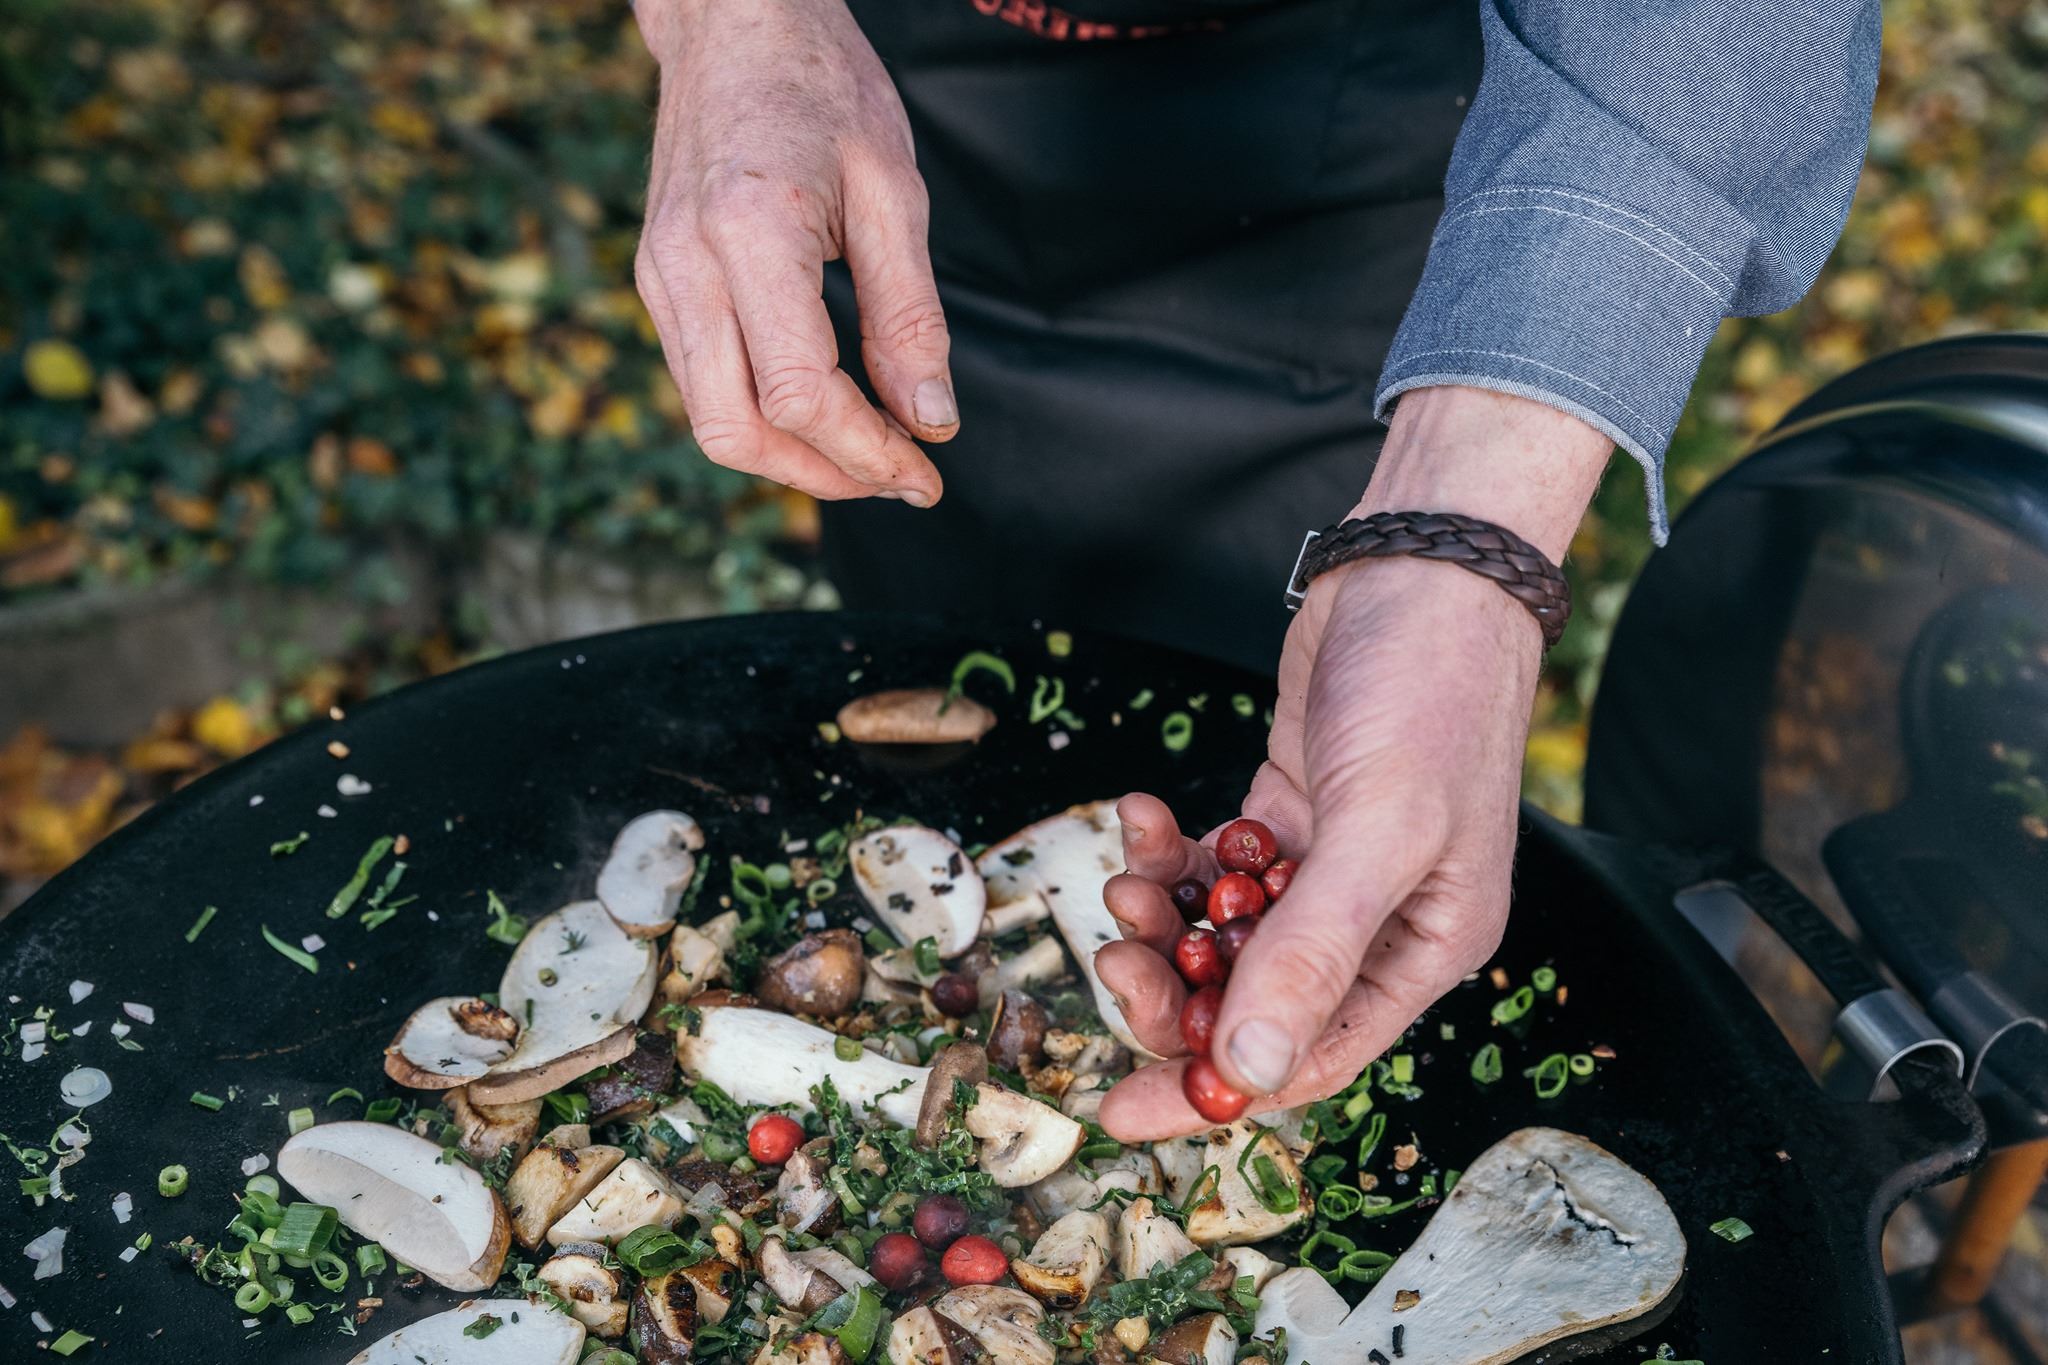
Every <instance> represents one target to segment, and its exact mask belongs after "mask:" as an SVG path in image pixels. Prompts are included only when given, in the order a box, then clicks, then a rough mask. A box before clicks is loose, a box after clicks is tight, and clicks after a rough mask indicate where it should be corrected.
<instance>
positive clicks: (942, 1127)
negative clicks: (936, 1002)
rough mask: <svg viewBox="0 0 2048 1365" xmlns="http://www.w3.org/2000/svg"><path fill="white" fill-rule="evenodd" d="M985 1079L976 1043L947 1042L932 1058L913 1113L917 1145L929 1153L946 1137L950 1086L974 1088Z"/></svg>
mask: <svg viewBox="0 0 2048 1365" xmlns="http://www.w3.org/2000/svg"><path fill="white" fill-rule="evenodd" d="M987 1080H988V1053H987V1052H986V1051H984V1050H983V1049H982V1048H981V1046H980V1045H979V1044H976V1043H948V1044H946V1046H944V1047H942V1048H940V1049H939V1050H938V1052H937V1053H935V1054H934V1055H933V1057H932V1064H931V1070H930V1071H929V1072H928V1073H927V1074H926V1078H925V1083H924V1102H923V1103H922V1104H920V1105H919V1106H918V1110H917V1129H916V1141H917V1145H918V1146H920V1147H922V1148H924V1149H925V1150H927V1151H929V1150H931V1149H932V1148H934V1147H936V1146H938V1145H939V1139H940V1138H942V1137H944V1136H945V1135H946V1116H947V1115H948V1114H950V1113H951V1112H952V1109H953V1087H954V1086H955V1085H959V1084H964V1085H969V1086H978V1085H981V1084H982V1083H983V1082H985V1081H987Z"/></svg>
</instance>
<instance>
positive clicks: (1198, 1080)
mask: <svg viewBox="0 0 2048 1365" xmlns="http://www.w3.org/2000/svg"><path fill="white" fill-rule="evenodd" d="M1180 1093H1181V1094H1183V1095H1185V1096H1186V1097H1187V1101H1188V1103H1189V1104H1191V1105H1193V1106H1194V1107H1195V1112H1196V1113H1197V1114H1200V1115H1201V1116H1202V1117H1203V1118H1205V1119H1207V1120H1209V1122H1211V1123H1233V1122H1235V1121H1236V1119H1237V1116H1238V1115H1239V1114H1242V1113H1243V1112H1244V1109H1245V1106H1246V1105H1248V1104H1250V1103H1251V1099H1250V1097H1249V1096H1245V1095H1240V1094H1239V1093H1238V1092H1237V1091H1235V1090H1233V1089H1231V1088H1230V1082H1228V1081H1226V1080H1224V1079H1223V1073H1222V1072H1220V1071H1218V1070H1217V1069H1216V1063H1214V1062H1212V1061H1210V1060H1209V1059H1208V1058H1207V1057H1196V1058H1194V1059H1192V1060H1190V1061H1189V1062H1188V1069H1187V1070H1186V1071H1183V1072H1181V1074H1180Z"/></svg>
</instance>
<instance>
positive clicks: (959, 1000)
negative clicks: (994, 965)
mask: <svg viewBox="0 0 2048 1365" xmlns="http://www.w3.org/2000/svg"><path fill="white" fill-rule="evenodd" d="M932 1003H933V1004H934V1005H937V1006H938V1007H939V1013H940V1014H945V1015H950V1016H952V1017H953V1018H955V1019H965V1018H966V1017H967V1016H968V1015H970V1014H972V1013H974V1012H975V1011H976V1010H978V1009H980V1008H981V985H980V983H978V982H977V981H975V979H974V978H973V977H971V976H969V975H967V973H965V972H947V973H946V974H945V975H944V976H942V977H940V978H939V979H938V980H937V981H934V982H932Z"/></svg>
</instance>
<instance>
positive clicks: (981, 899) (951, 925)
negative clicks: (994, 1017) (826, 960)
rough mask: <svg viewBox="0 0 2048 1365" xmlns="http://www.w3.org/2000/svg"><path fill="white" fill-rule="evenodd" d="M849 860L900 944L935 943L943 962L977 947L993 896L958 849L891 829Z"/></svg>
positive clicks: (859, 845) (929, 836)
mask: <svg viewBox="0 0 2048 1365" xmlns="http://www.w3.org/2000/svg"><path fill="white" fill-rule="evenodd" d="M847 856H848V861H849V865H850V866H851V868H852V871H853V881H854V885H855V886H857V887H858V888H859V889H860V894H861V899H862V900H864V901H866V902H867V906H868V910H869V911H870V912H871V913H872V914H873V915H874V917H875V918H876V919H877V920H879V921H881V923H882V925H883V927H884V928H886V929H888V931H889V932H890V933H892V934H894V935H895V936H896V939H897V941H898V942H900V943H903V944H906V945H914V944H916V943H917V942H918V941H919V940H921V939H927V938H928V939H931V940H932V942H933V943H934V944H936V945H937V947H938V954H939V956H940V957H942V958H950V957H957V956H958V955H959V954H961V953H964V952H966V951H967V950H968V948H970V947H971V946H973V944H974V940H975V937H976V936H977V935H978V934H980V932H981V916H982V912H983V911H984V910H985V909H986V908H987V905H988V896H987V893H986V891H985V889H984V888H983V886H982V880H981V873H979V872H977V871H976V870H975V867H974V863H973V862H972V861H971V860H970V859H969V858H968V857H967V855H966V854H965V853H963V852H961V851H960V846H959V845H958V844H956V843H954V842H953V841H952V840H951V839H948V838H947V837H946V836H945V835H943V834H941V833H939V831H937V830H935V829H928V828H926V827H925V826H923V825H891V826H888V827H887V828H884V829H878V830H876V831H875V832H874V833H872V834H867V835H863V836H862V837H861V838H859V839H857V840H855V841H854V842H853V844H852V846H851V847H850V848H849V849H848V850H847ZM1103 913H1104V915H1105V916H1107V914H1108V912H1107V911H1104V912H1103Z"/></svg>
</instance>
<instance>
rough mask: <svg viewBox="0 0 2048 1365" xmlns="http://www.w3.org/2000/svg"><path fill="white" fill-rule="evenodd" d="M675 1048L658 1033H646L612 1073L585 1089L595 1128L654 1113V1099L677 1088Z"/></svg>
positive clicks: (609, 1072)
mask: <svg viewBox="0 0 2048 1365" xmlns="http://www.w3.org/2000/svg"><path fill="white" fill-rule="evenodd" d="M675 1075H676V1053H675V1048H674V1047H672V1046H671V1045H670V1043H669V1040H668V1039H666V1038H664V1037H662V1036H661V1035H660V1034H658V1033H643V1034H641V1035H640V1037H639V1040H638V1041H637V1042H635V1043H634V1045H633V1050H632V1051H631V1052H629V1053H627V1054H626V1055H625V1056H624V1057H621V1058H620V1059H619V1060H618V1063H617V1064H616V1065H615V1066H613V1067H612V1069H611V1070H609V1071H607V1072H605V1073H604V1074H603V1075H600V1076H593V1077H592V1078H591V1079H590V1081H589V1083H588V1084H587V1085H585V1086H584V1087H583V1093H584V1094H585V1095H586V1096H587V1097H588V1098H589V1100H590V1121H591V1122H592V1123H594V1124H599V1125H602V1124H606V1123H614V1122H617V1121H619V1120H621V1119H636V1118H639V1117H641V1116H642V1115H645V1114H651V1113H653V1112H654V1102H655V1097H656V1096H659V1095H662V1094H665V1093H667V1092H668V1091H670V1090H671V1089H673V1088H674V1087H673V1086H672V1085H671V1082H672V1081H674V1080H675Z"/></svg>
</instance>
